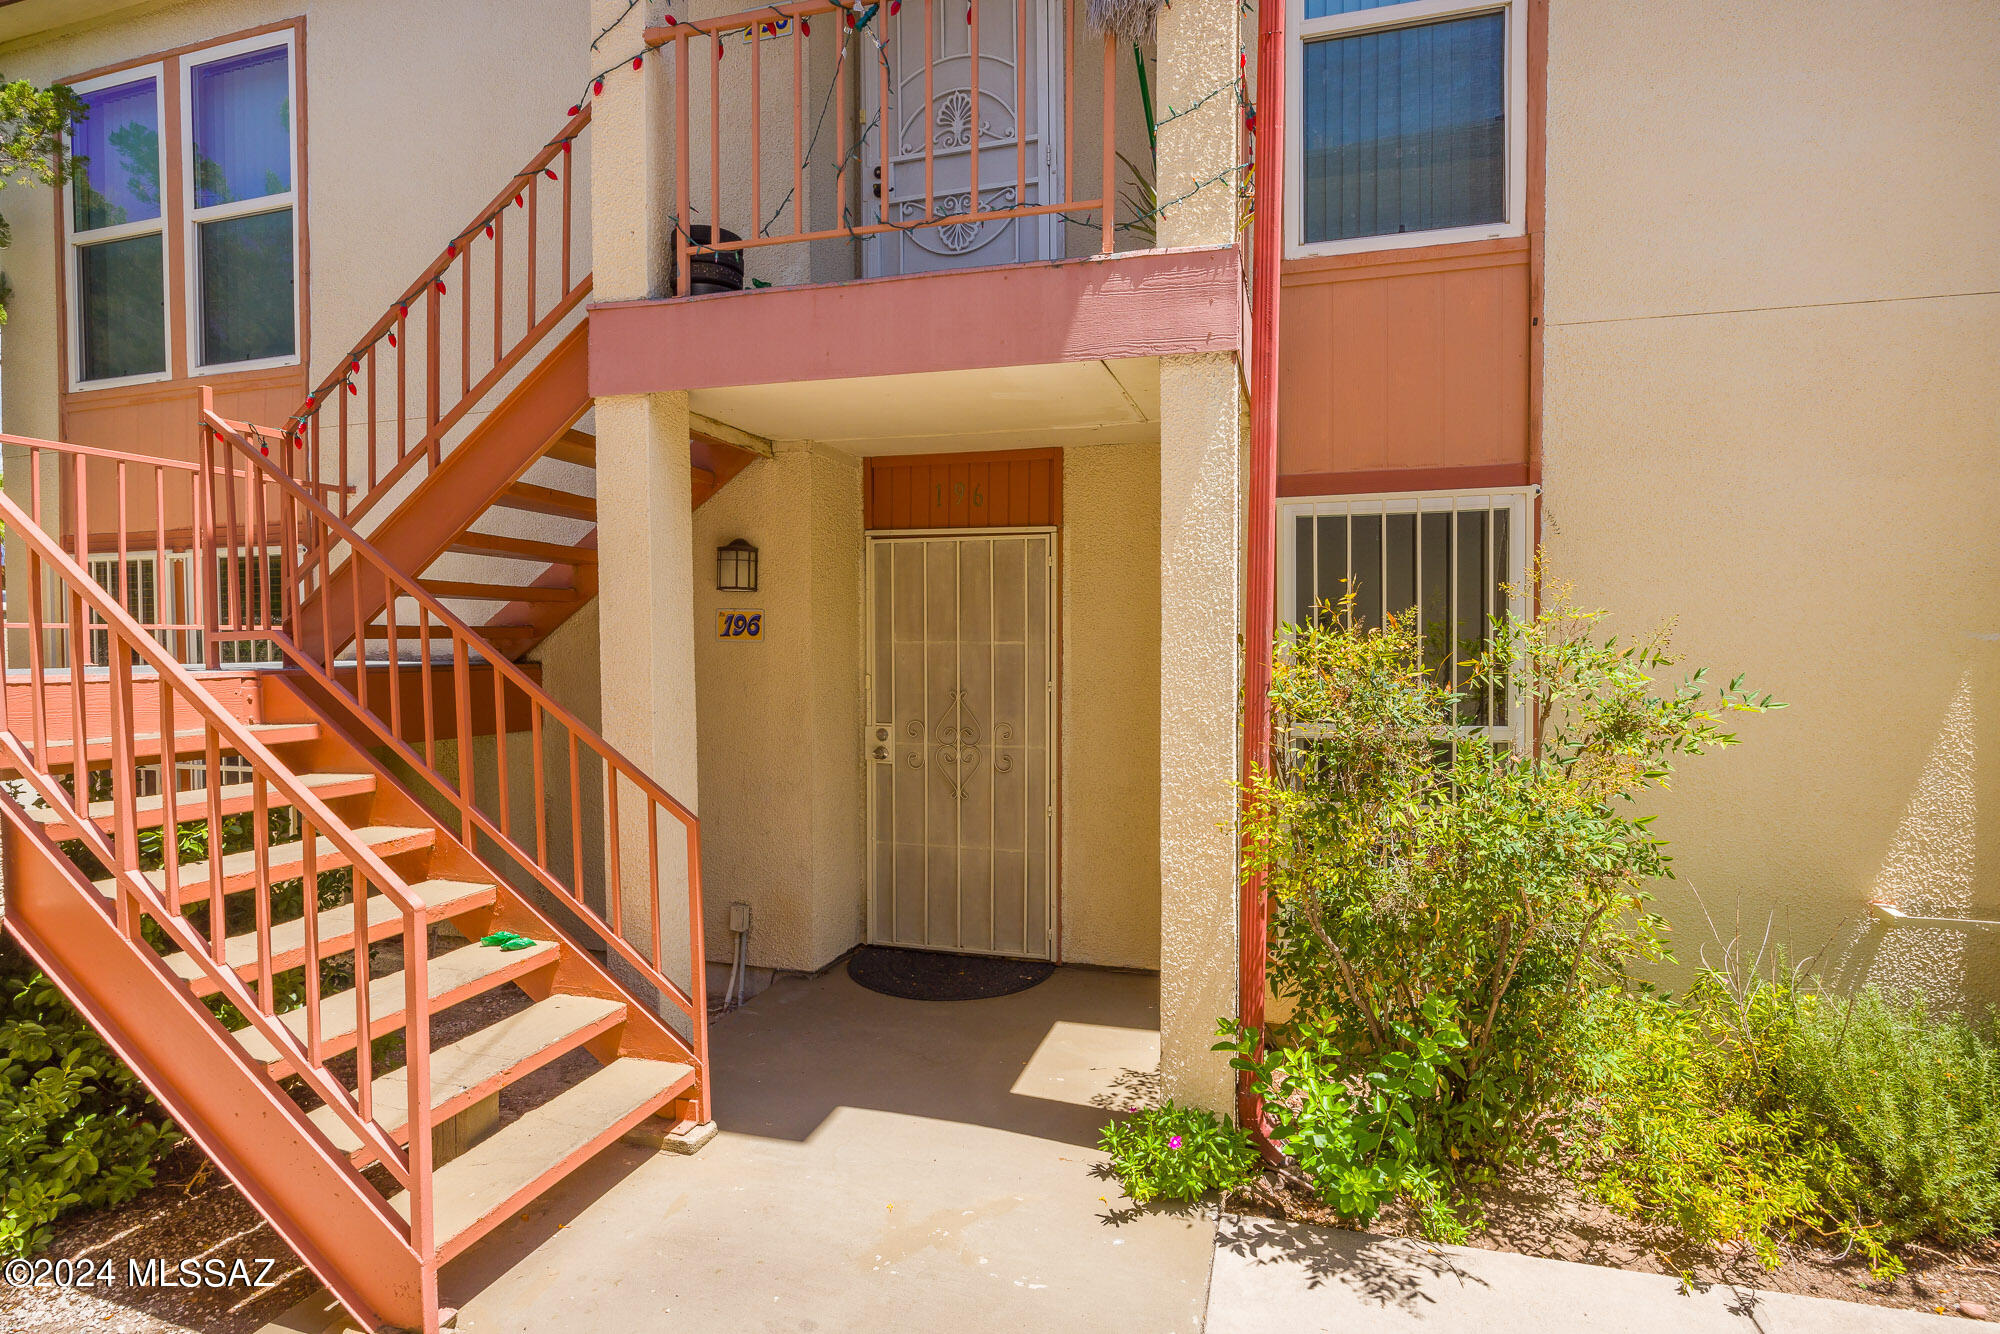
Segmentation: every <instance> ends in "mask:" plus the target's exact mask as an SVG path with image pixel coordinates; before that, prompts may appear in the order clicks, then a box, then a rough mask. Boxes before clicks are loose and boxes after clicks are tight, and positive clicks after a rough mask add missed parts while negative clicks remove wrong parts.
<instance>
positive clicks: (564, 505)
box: [493, 482, 597, 521]
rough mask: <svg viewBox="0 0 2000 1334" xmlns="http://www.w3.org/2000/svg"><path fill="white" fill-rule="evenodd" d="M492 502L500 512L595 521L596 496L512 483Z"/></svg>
mask: <svg viewBox="0 0 2000 1334" xmlns="http://www.w3.org/2000/svg"><path fill="white" fill-rule="evenodd" d="M493 503H494V505H496V506H498V507H499V508H501V509H510V510H525V511H526V512H527V513H529V514H553V515H555V516H556V517H558V518H563V519H590V520H592V521H595V520H596V518H597V499H596V497H594V496H579V495H577V494H575V493H574V492H570V491H558V490H556V489H555V488H554V487H552V486H536V485H535V484H534V483H532V482H516V483H514V485H512V486H510V487H508V488H507V489H506V490H505V491H502V492H501V493H500V494H499V495H498V496H497V497H495V498H494V501H493Z"/></svg>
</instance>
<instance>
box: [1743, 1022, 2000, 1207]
mask: <svg viewBox="0 0 2000 1334" xmlns="http://www.w3.org/2000/svg"><path fill="white" fill-rule="evenodd" d="M1778 1077H1779V1081H1780V1084H1781V1086H1782V1088H1783V1091H1784V1093H1785V1094H1786V1096H1787V1097H1788V1099H1789V1100H1790V1101H1791V1102H1792V1103H1793V1104H1794V1105H1795V1106H1796V1107H1797V1108H1798V1109H1799V1112H1800V1114H1801V1115H1803V1116H1806V1117H1810V1118H1811V1119H1812V1120H1813V1121H1815V1122H1816V1123H1817V1124H1818V1125H1820V1126H1823V1127H1824V1128H1825V1132H1826V1133H1827V1134H1828V1135H1829V1136H1831V1137H1832V1138H1834V1139H1835V1140H1837V1141H1838V1142H1839V1144H1840V1145H1841V1147H1842V1149H1844V1150H1845V1151H1846V1153H1847V1154H1848V1156H1849V1157H1850V1158H1851V1159H1852V1160H1853V1162H1854V1164H1855V1168H1856V1171H1857V1173H1858V1174H1859V1177H1860V1191H1859V1194H1860V1203H1861V1207H1862V1209H1863V1210H1864V1211H1865V1212H1866V1213H1867V1214H1868V1215H1869V1216H1870V1217H1873V1218H1878V1219H1881V1220H1882V1222H1883V1223H1884V1225H1885V1230H1886V1231H1887V1232H1888V1234H1889V1235H1890V1236H1891V1237H1893V1238H1895V1239H1898V1240H1901V1239H1907V1238H1913V1237H1931V1238H1935V1239H1936V1240H1938V1241H1943V1242H1948V1243H1963V1242H1968V1241H1973V1240H1975V1239H1978V1238H1981V1237H1985V1236H1988V1235H1991V1234H1992V1232H1993V1231H1994V1229H1995V1227H1996V1226H2000V1046H1996V1045H1995V1042H1994V1039H1993V1034H1992V1030H1991V1026H1990V1025H1975V1024H1973V1023H1971V1022H1969V1021H1968V1020H1965V1019H1963V1018H1959V1017H1956V1016H1952V1015H1932V1014H1931V1013H1929V1012H1928V1011H1927V1009H1926V1008H1925V1007H1924V1006H1923V1005H1922V1004H1921V1003H1916V1002H1912V1003H1907V1004H1899V1003H1896V1002H1894V1001H1891V1000H1889V999H1888V998H1886V997H1884V996H1883V995H1882V994H1881V993H1880V992H1879V991H1876V990H1875V989H1873V988H1870V989H1868V990H1866V991H1863V992H1861V993H1860V994H1859V995H1858V996H1856V997H1855V998H1854V999H1853V1000H1852V1001H1849V1002H1842V1001H1836V1000H1830V999H1822V998H1815V1000H1814V1002H1813V1003H1812V1004H1809V1005H1806V1006H1803V1007H1801V1012H1800V1019H1799V1022H1798V1023H1797V1024H1796V1026H1795V1028H1794V1030H1793V1031H1792V1033H1791V1034H1790V1035H1789V1041H1788V1042H1787V1043H1786V1045H1785V1049H1784V1052H1783V1055H1782V1058H1781V1060H1780V1061H1779V1063H1778Z"/></svg>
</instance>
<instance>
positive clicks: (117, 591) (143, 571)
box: [57, 551, 201, 667]
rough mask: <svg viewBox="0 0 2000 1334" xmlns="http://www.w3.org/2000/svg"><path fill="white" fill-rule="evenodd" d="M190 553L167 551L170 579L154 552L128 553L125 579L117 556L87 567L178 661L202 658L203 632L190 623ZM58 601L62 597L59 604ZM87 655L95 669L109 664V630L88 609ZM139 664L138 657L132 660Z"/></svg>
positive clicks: (95, 559) (108, 555)
mask: <svg viewBox="0 0 2000 1334" xmlns="http://www.w3.org/2000/svg"><path fill="white" fill-rule="evenodd" d="M190 560H191V557H190V556H189V555H188V553H186V552H168V553H167V577H166V578H165V579H164V580H162V579H161V577H160V568H159V565H160V562H159V556H158V554H157V553H155V552H150V551H146V552H133V553H130V554H128V555H127V556H126V557H125V567H124V577H123V578H122V579H121V578H120V576H119V566H118V556H117V554H116V553H114V552H106V553H104V554H101V555H96V556H92V557H90V559H89V561H88V563H87V565H86V566H85V568H86V570H87V571H88V572H89V574H90V577H91V579H93V580H94V581H96V583H97V586H98V587H99V588H102V589H103V590H104V591H105V592H107V593H109V594H111V595H112V596H113V597H115V598H117V599H118V600H119V604H120V605H121V606H123V607H124V608H125V610H126V611H127V612H129V613H130V614H131V616H132V619H133V620H135V621H137V622H139V624H141V625H143V626H145V627H146V628H147V629H149V630H151V631H152V632H153V638H154V639H156V640H158V641H159V643H160V645H161V647H163V648H165V649H166V650H167V651H168V652H169V653H172V654H173V655H174V658H175V660H176V661H179V662H186V663H194V662H199V661H200V660H201V645H200V642H199V638H200V637H199V636H198V635H197V634H196V633H195V632H194V630H193V629H192V628H191V627H190V626H189V625H188V622H189V620H190V618H191V611H190V609H191V608H192V606H193V597H192V594H191V593H190V591H189V589H188V571H189V569H190V564H189V562H190ZM57 605H60V598H58V604H57ZM85 614H86V616H87V617H88V618H89V629H88V634H89V641H88V648H87V651H88V657H87V659H86V661H87V662H88V663H89V664H90V665H91V666H92V667H108V666H110V665H111V633H110V631H109V630H107V629H105V628H104V618H103V617H102V616H99V615H98V614H97V613H96V612H95V611H91V610H89V609H88V608H86V609H85ZM133 661H134V662H137V661H138V659H137V657H136V656H135V657H134V659H133Z"/></svg>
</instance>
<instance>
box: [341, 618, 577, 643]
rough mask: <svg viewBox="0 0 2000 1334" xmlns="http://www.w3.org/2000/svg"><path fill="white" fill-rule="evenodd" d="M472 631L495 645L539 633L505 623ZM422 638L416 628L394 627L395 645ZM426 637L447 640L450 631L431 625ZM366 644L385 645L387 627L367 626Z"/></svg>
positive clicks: (494, 623) (474, 627) (488, 625)
mask: <svg viewBox="0 0 2000 1334" xmlns="http://www.w3.org/2000/svg"><path fill="white" fill-rule="evenodd" d="M472 629H473V631H474V633H476V634H478V635H479V636H480V637H481V638H483V639H487V640H490V641H492V642H493V643H495V644H506V643H512V642H515V641H520V640H528V639H533V638H535V637H536V636H537V635H539V634H540V633H541V631H539V630H537V629H536V628H535V627H534V626H532V625H514V624H511V623H509V622H506V621H499V622H491V623H489V624H486V625H475V626H473V627H472ZM423 637H425V636H420V635H419V634H418V633H417V627H416V626H414V625H403V624H401V623H400V622H399V623H398V624H397V626H396V643H397V644H398V645H401V644H403V643H404V642H405V641H408V642H409V643H412V644H414V643H416V642H417V640H418V639H419V638H423ZM427 637H428V638H431V639H444V640H449V639H450V638H451V631H450V629H449V628H447V627H445V626H442V625H432V626H431V627H430V628H429V633H428V636H427ZM368 642H369V643H371V644H387V643H388V642H389V627H388V626H386V625H371V626H369V627H368Z"/></svg>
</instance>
